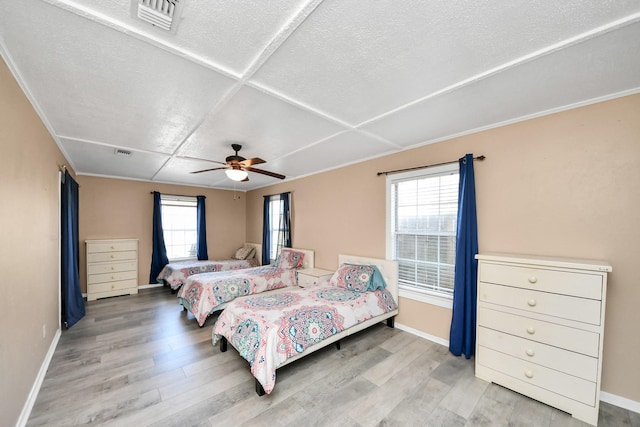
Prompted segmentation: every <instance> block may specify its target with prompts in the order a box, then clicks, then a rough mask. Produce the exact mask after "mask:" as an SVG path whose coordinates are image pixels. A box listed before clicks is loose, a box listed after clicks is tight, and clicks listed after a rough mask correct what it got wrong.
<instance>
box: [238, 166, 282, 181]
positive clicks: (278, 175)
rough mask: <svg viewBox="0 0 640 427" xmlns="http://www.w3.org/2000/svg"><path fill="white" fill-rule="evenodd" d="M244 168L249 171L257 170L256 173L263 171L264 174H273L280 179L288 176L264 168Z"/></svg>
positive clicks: (272, 175)
mask: <svg viewBox="0 0 640 427" xmlns="http://www.w3.org/2000/svg"><path fill="white" fill-rule="evenodd" d="M244 170H246V171H249V172H256V173H261V174H263V175H268V176H271V177H273V178H278V179H285V178H286V176H284V175H280V174H279V173H275V172H269V171H265V170H262V169H256V168H249V167H247V168H244Z"/></svg>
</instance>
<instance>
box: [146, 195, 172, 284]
mask: <svg viewBox="0 0 640 427" xmlns="http://www.w3.org/2000/svg"><path fill="white" fill-rule="evenodd" d="M167 264H169V258H167V248H166V247H165V245H164V232H163V231H162V204H161V202H160V193H158V192H157V191H154V192H153V243H152V248H151V272H150V273H149V283H156V282H157V280H158V274H160V271H162V269H163V268H164V266H165V265H167Z"/></svg>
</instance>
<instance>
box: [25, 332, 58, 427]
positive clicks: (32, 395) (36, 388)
mask: <svg viewBox="0 0 640 427" xmlns="http://www.w3.org/2000/svg"><path fill="white" fill-rule="evenodd" d="M61 335H62V329H60V328H58V330H57V331H56V334H55V335H54V336H53V341H51V345H50V346H49V351H48V352H47V355H46V356H45V358H44V361H43V362H42V366H40V371H38V376H36V380H35V382H34V383H33V386H32V387H31V391H30V392H29V397H27V401H26V402H25V403H24V406H23V407H22V412H21V413H20V417H18V421H17V422H16V427H24V426H26V425H27V421H29V416H30V415H31V410H32V409H33V405H34V404H35V403H36V399H37V398H38V393H39V392H40V387H42V382H43V381H44V377H45V375H47V369H49V364H50V363H51V359H53V354H54V353H55V351H56V347H57V346H58V341H60V336H61Z"/></svg>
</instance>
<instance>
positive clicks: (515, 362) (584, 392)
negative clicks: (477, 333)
mask: <svg viewBox="0 0 640 427" xmlns="http://www.w3.org/2000/svg"><path fill="white" fill-rule="evenodd" d="M476 357H477V363H478V364H480V365H483V366H486V367H488V368H490V369H493V370H495V371H498V372H502V373H504V374H506V375H508V376H510V377H513V378H516V379H519V380H521V381H524V382H526V383H529V384H532V385H535V386H537V387H540V388H543V389H545V390H548V391H551V392H553V393H557V394H559V395H562V396H565V397H568V398H570V399H573V400H576V401H578V402H581V403H584V404H586V405H589V406H595V403H596V402H595V399H596V383H595V382H592V381H587V380H584V379H582V378H578V377H575V376H573V375H568V374H566V373H563V372H559V371H556V370H553V369H549V368H545V367H544V366H540V365H536V364H534V363H530V362H527V361H525V360H521V359H518V358H516V357H513V356H510V355H507V354H504V353H500V352H498V351H495V350H491V349H489V348H486V347H483V346H480V347H478V354H477V355H476Z"/></svg>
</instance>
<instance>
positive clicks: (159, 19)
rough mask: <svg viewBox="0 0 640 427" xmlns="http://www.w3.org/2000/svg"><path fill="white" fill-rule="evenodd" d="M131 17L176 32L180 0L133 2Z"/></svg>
mask: <svg viewBox="0 0 640 427" xmlns="http://www.w3.org/2000/svg"><path fill="white" fill-rule="evenodd" d="M131 9H132V10H131V15H132V16H133V17H135V18H138V19H139V20H141V21H144V22H147V23H149V24H151V25H153V26H154V27H158V28H162V29H163V30H166V31H171V32H175V29H176V26H177V25H176V24H177V21H178V18H179V16H180V15H179V12H180V0H133V1H132V3H131Z"/></svg>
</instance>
